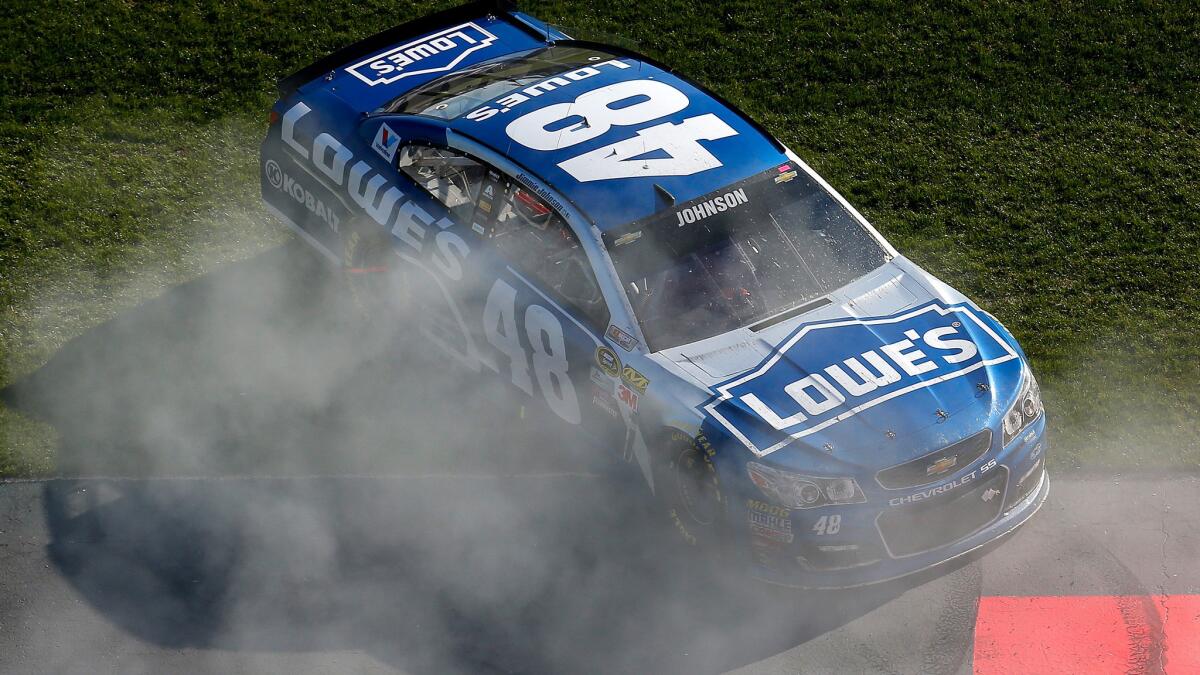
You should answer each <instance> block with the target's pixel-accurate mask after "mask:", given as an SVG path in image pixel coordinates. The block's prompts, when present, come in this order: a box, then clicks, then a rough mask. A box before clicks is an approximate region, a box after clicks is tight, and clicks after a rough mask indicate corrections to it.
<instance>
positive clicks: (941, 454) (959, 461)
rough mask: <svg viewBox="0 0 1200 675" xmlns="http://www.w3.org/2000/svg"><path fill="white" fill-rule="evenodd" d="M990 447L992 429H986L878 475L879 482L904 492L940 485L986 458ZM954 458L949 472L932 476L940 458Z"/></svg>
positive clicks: (941, 472) (940, 472)
mask: <svg viewBox="0 0 1200 675" xmlns="http://www.w3.org/2000/svg"><path fill="white" fill-rule="evenodd" d="M990 447H992V430H991V429H984V430H983V431H981V432H979V433H977V434H975V435H974V436H970V437H968V438H964V439H963V440H961V441H958V442H957V443H952V444H950V445H947V446H946V447H944V448H942V449H941V450H937V451H935V452H931V453H929V454H928V455H924V456H921V457H918V458H916V459H910V460H909V461H907V462H905V463H903V464H897V465H896V466H893V467H891V468H888V469H884V470H883V471H880V472H879V473H878V474H876V475H875V480H876V481H878V482H879V484H880V485H882V486H883V487H885V488H887V489H889V490H900V489H903V488H912V487H920V486H922V485H929V484H930V483H936V482H938V481H940V480H942V479H943V478H945V477H946V475H947V474H948V473H952V472H954V471H957V470H959V469H962V468H964V467H967V466H970V465H971V464H972V463H973V462H975V460H977V459H979V458H980V457H982V456H983V453H985V452H987V451H988V448H990ZM950 457H954V458H955V461H954V464H953V465H952V466H950V467H947V468H946V470H945V471H939V472H937V473H934V474H930V473H929V467H930V466H931V465H932V464H934V463H935V462H937V461H938V460H939V459H947V458H950Z"/></svg>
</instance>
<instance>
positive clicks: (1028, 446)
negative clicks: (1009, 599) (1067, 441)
mask: <svg viewBox="0 0 1200 675" xmlns="http://www.w3.org/2000/svg"><path fill="white" fill-rule="evenodd" d="M1041 431H1042V429H1038V432H1039V433H1036V434H1033V433H1031V434H1028V435H1027V436H1026V437H1025V439H1022V440H1021V441H1018V442H1017V443H1014V444H1013V447H1010V448H1008V449H1006V451H1005V452H1003V453H1001V455H1000V456H999V457H996V458H993V459H989V460H987V461H984V462H982V463H980V464H979V465H978V466H976V467H975V468H973V469H972V470H970V471H967V472H964V473H962V474H961V475H959V476H956V477H955V478H954V480H953V481H951V482H950V487H949V488H948V489H944V490H943V489H941V487H939V488H937V494H934V495H930V496H928V497H924V498H920V499H912V496H913V495H914V494H917V495H924V494H928V493H930V492H931V491H933V490H929V489H927V490H925V491H920V490H915V491H909V492H906V493H903V494H902V496H898V497H893V498H892V499H891V500H890V502H891V503H889V504H887V505H885V506H883V507H882V508H881V506H880V504H878V503H875V504H874V505H872V504H871V503H865V504H858V505H854V506H847V507H823V508H816V509H808V510H795V511H791V512H790V513H788V512H787V510H786V509H783V512H782V513H781V512H780V508H779V507H772V506H770V505H768V504H766V503H764V502H762V501H761V500H759V499H748V500H746V502H745V504H744V506H745V514H746V516H745V518H746V520H745V522H746V523H747V524H748V525H749V530H748V531H749V540H750V551H751V554H752V558H753V566H752V575H753V576H755V577H756V578H759V579H761V580H763V581H766V582H769V583H774V584H779V585H784V586H791V587H799V588H846V587H851V586H860V585H865V584H871V583H878V582H882V581H887V580H890V579H895V578H897V577H902V576H905V575H908V574H913V573H916V572H920V571H922V570H925V569H929V568H931V567H934V566H936V565H940V564H942V563H945V562H948V561H950V560H952V559H955V558H958V557H960V556H962V555H965V554H967V553H970V552H972V551H974V550H976V549H979V548H981V547H983V546H985V545H987V544H989V543H991V542H993V541H994V540H996V539H998V538H1000V537H1003V536H1004V535H1006V534H1008V533H1010V532H1012V531H1013V530H1015V529H1016V528H1017V527H1018V526H1020V525H1021V524H1022V523H1024V522H1025V521H1026V520H1028V519H1029V518H1030V517H1031V516H1032V515H1033V514H1034V513H1035V512H1036V511H1037V510H1038V508H1039V507H1040V506H1041V505H1042V503H1043V502H1044V501H1045V499H1046V496H1047V495H1048V494H1049V489H1050V488H1049V477H1048V475H1047V473H1046V469H1045V455H1046V453H1045V449H1046V444H1045V441H1044V440H1043V438H1042V434H1041V433H1040V432H1041Z"/></svg>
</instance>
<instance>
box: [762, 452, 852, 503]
mask: <svg viewBox="0 0 1200 675" xmlns="http://www.w3.org/2000/svg"><path fill="white" fill-rule="evenodd" d="M746 472H747V473H748V474H749V476H750V481H751V482H753V483H754V484H755V485H756V486H758V489H759V490H760V491H762V493H763V495H764V496H766V497H767V498H768V499H770V500H771V501H773V502H774V503H776V504H782V505H783V506H786V507H788V508H791V509H812V508H816V507H818V506H829V505H833V504H861V503H863V502H865V501H867V498H866V495H864V494H863V491H862V488H860V487H859V485H858V481H856V480H854V479H853V478H849V477H840V476H839V477H833V478H828V477H823V476H808V475H805V474H799V473H791V472H789V471H781V470H779V469H776V468H773V467H770V466H767V465H765V464H760V463H758V462H748V463H747V464H746Z"/></svg>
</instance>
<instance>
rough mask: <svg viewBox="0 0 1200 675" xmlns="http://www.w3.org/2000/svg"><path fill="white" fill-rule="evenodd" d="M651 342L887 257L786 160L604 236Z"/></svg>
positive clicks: (744, 316) (779, 308)
mask: <svg viewBox="0 0 1200 675" xmlns="http://www.w3.org/2000/svg"><path fill="white" fill-rule="evenodd" d="M604 241H605V246H606V247H607V248H608V251H609V253H610V254H611V256H612V259H613V263H614V265H615V266H616V270H617V274H618V276H619V277H620V278H621V282H622V283H623V284H624V285H625V288H626V292H627V293H628V295H629V300H630V303H631V304H632V305H633V309H634V312H635V313H636V314H637V319H638V321H639V323H640V324H641V327H642V332H643V333H644V334H645V337H646V341H647V342H648V344H649V346H650V347H651V349H654V350H656V351H657V350H661V349H667V348H670V347H674V346H678V345H681V344H687V343H690V342H695V341H697V340H702V339H704V338H707V337H711V336H713V335H718V334H720V333H724V332H727V331H730V330H733V329H735V328H740V327H743V326H748V325H751V324H754V323H756V322H759V321H762V320H764V319H768V318H771V317H774V316H776V315H778V314H781V313H783V312H786V311H787V310H789V309H793V308H795V307H798V306H800V305H801V304H804V303H806V302H809V301H811V300H813V299H815V298H818V297H820V296H823V295H825V294H827V293H829V292H830V291H833V290H835V289H837V288H840V287H841V286H844V285H846V284H848V283H850V282H851V281H854V280H855V279H858V278H859V277H862V276H864V275H866V274H867V273H869V272H871V271H872V270H874V269H876V268H878V267H879V266H880V265H882V264H883V263H884V262H886V261H887V253H886V252H885V251H884V249H883V247H882V246H880V244H879V242H878V241H877V240H876V238H875V237H874V236H873V235H872V234H871V233H870V232H868V231H867V229H866V228H865V227H863V225H862V224H861V223H860V222H859V220H858V219H857V218H856V217H854V215H852V214H851V213H850V212H849V211H847V210H846V208H845V207H844V206H842V204H841V202H839V201H838V200H837V199H835V198H834V197H833V195H832V194H830V193H829V191H828V190H826V189H825V188H823V187H822V186H821V185H819V184H818V183H817V182H816V181H815V180H813V179H812V178H811V177H810V175H809V174H808V173H807V172H805V171H803V170H800V169H799V167H797V166H795V165H794V164H792V163H788V164H783V165H781V166H778V167H776V168H773V169H770V170H768V171H766V172H764V173H761V174H759V175H757V176H754V177H752V178H750V179H748V180H745V181H742V182H741V183H737V184H735V185H732V186H729V187H728V188H724V189H721V190H717V191H716V192H713V193H710V194H708V195H705V196H703V197H700V198H699V199H695V200H692V201H690V202H687V203H685V204H678V205H675V206H673V207H672V208H671V209H670V210H666V211H662V212H659V213H658V214H655V215H654V216H651V217H650V218H648V219H644V220H642V221H638V222H635V223H632V224H631V225H629V226H626V227H623V228H620V229H618V230H615V231H609V232H606V233H605V234H604Z"/></svg>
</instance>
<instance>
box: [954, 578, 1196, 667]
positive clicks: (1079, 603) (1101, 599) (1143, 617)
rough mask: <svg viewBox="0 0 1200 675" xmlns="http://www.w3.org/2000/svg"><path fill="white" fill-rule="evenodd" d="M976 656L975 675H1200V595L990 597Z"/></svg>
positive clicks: (982, 607) (983, 605) (982, 608)
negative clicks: (1046, 674) (1134, 674)
mask: <svg viewBox="0 0 1200 675" xmlns="http://www.w3.org/2000/svg"><path fill="white" fill-rule="evenodd" d="M1147 601H1148V602H1147ZM1143 608H1150V610H1151V611H1150V612H1147V611H1146V610H1145V609H1143ZM1160 631H1161V634H1157V633H1159V632H1160ZM1156 641H1160V642H1159V644H1157V645H1155V644H1154V643H1155V642H1156ZM1156 647H1157V649H1156ZM1156 652H1157V656H1158V658H1148V657H1149V656H1151V655H1153V654H1155V653H1156ZM974 656H975V659H974V662H975V673H976V675H998V674H1001V673H1005V674H1007V673H1023V674H1026V673H1028V674H1034V673H1096V674H1106V673H1166V674H1167V675H1183V674H1185V673H1188V674H1193V673H1200V595H1158V596H1151V597H1144V596H1132V595H1083V596H1032V597H1011V596H1000V597H983V598H980V601H979V613H978V617H977V619H976V623H975V654H974Z"/></svg>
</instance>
